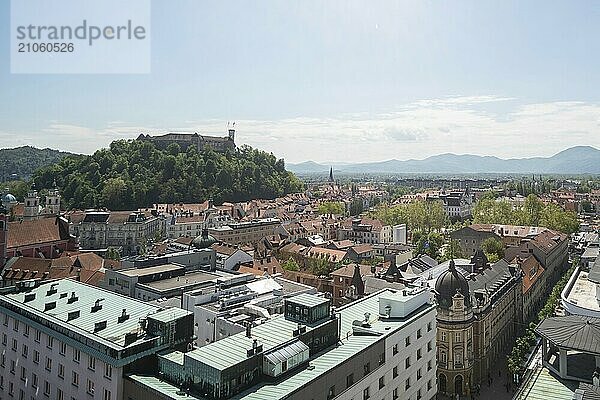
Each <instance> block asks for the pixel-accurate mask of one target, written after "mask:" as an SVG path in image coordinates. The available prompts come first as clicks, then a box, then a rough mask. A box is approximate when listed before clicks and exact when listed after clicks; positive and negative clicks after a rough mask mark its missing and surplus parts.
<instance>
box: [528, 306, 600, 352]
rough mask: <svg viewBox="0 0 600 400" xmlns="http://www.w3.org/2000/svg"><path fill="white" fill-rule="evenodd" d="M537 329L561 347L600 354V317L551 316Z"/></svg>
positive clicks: (540, 333)
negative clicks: (599, 339)
mask: <svg viewBox="0 0 600 400" xmlns="http://www.w3.org/2000/svg"><path fill="white" fill-rule="evenodd" d="M535 331H536V332H537V333H538V334H539V335H540V336H542V337H544V338H546V339H547V340H549V341H550V342H552V343H553V344H555V345H556V346H559V347H564V348H568V349H571V350H579V351H583V352H585V353H593V354H600V341H598V338H599V337H600V318H594V317H585V316H582V315H568V316H561V317H549V318H546V319H544V320H543V321H542V322H540V324H539V325H538V326H537V328H535Z"/></svg>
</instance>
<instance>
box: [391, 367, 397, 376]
mask: <svg viewBox="0 0 600 400" xmlns="http://www.w3.org/2000/svg"><path fill="white" fill-rule="evenodd" d="M397 377H398V367H394V368H393V369H392V378H397Z"/></svg>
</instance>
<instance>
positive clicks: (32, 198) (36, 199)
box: [23, 187, 40, 221]
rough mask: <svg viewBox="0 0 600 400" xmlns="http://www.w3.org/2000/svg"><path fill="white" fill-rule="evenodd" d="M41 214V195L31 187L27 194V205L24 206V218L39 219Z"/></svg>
mask: <svg viewBox="0 0 600 400" xmlns="http://www.w3.org/2000/svg"><path fill="white" fill-rule="evenodd" d="M39 214H40V196H38V192H37V190H35V188H33V187H32V188H31V189H30V190H29V191H28V192H27V196H25V207H24V208H23V219H24V220H26V221H27V220H31V219H38V217H39Z"/></svg>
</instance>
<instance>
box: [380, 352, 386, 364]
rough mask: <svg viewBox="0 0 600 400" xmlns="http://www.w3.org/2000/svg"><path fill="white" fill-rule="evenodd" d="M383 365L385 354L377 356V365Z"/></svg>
mask: <svg viewBox="0 0 600 400" xmlns="http://www.w3.org/2000/svg"><path fill="white" fill-rule="evenodd" d="M383 364H385V352H383V353H381V354H380V355H379V365H383Z"/></svg>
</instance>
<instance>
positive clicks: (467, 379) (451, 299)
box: [435, 260, 474, 396]
mask: <svg viewBox="0 0 600 400" xmlns="http://www.w3.org/2000/svg"><path fill="white" fill-rule="evenodd" d="M435 299H436V302H437V330H438V332H437V351H438V354H437V362H438V390H439V391H440V392H441V393H445V394H448V395H450V396H456V394H457V393H458V394H459V395H460V396H464V395H468V394H470V386H471V384H472V372H473V321H474V320H473V309H472V304H471V293H470V290H469V282H468V281H467V279H466V278H465V277H464V275H463V274H462V273H461V272H460V271H459V270H458V269H457V268H456V264H455V263H454V260H451V261H450V265H449V267H448V270H447V271H445V272H443V273H442V274H441V275H440V276H439V277H438V279H437V281H436V282H435Z"/></svg>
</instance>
